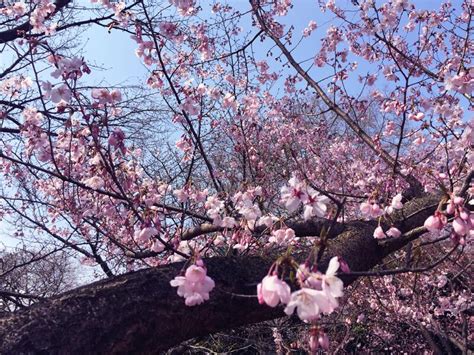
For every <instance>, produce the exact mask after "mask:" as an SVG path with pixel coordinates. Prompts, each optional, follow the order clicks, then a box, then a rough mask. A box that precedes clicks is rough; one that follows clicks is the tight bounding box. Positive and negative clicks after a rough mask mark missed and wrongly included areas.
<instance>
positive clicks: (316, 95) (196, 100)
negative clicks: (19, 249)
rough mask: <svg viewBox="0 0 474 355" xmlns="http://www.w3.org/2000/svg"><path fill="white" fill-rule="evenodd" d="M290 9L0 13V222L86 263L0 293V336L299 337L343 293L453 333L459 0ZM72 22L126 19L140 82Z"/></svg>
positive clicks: (465, 98) (467, 24) (168, 5)
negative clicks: (70, 275)
mask: <svg viewBox="0 0 474 355" xmlns="http://www.w3.org/2000/svg"><path fill="white" fill-rule="evenodd" d="M301 6H303V5H301V4H299V3H297V2H292V1H290V0H281V1H280V0H278V1H266V0H251V1H249V2H248V3H245V4H244V3H242V4H240V3H239V4H238V5H235V4H233V3H232V2H229V3H227V4H225V3H220V2H215V3H212V4H207V3H206V2H205V1H201V2H199V1H195V0H170V1H163V2H162V3H160V2H159V3H156V2H148V1H145V0H138V1H135V2H131V3H125V2H110V1H107V0H100V1H92V4H91V8H83V7H78V6H77V5H76V4H73V3H72V2H70V1H61V0H58V1H55V2H53V1H49V0H38V1H33V2H22V1H19V2H15V3H11V4H10V3H7V4H6V5H5V6H3V7H2V8H0V21H1V23H2V26H4V27H5V29H2V30H0V44H2V45H3V46H4V47H3V49H2V50H3V51H5V53H6V54H7V55H6V57H5V58H7V59H6V62H5V63H6V64H2V66H1V67H0V119H1V126H0V132H1V134H2V136H1V140H0V172H1V178H2V189H1V196H0V198H1V201H2V202H1V209H0V214H1V217H2V218H3V220H4V222H5V223H7V222H10V223H11V224H13V225H14V226H15V230H16V231H15V232H14V235H12V236H13V237H16V238H17V239H18V240H19V241H20V242H21V243H22V244H23V248H25V249H29V250H30V253H31V255H32V256H31V263H33V262H36V261H38V260H49V259H48V258H49V257H50V255H54V254H55V253H59V252H67V253H70V255H71V256H73V257H75V258H78V259H79V260H80V262H81V263H82V264H83V265H84V267H86V266H87V267H89V266H92V267H95V270H100V271H101V272H102V273H103V274H104V275H105V276H107V279H106V280H103V281H99V282H98V283H93V284H90V285H86V286H83V287H82V288H79V289H76V290H71V291H69V292H67V293H65V294H62V295H58V296H55V297H52V298H48V299H46V300H43V297H41V296H38V295H31V294H30V293H29V292H27V289H26V287H25V289H22V290H8V289H5V290H3V288H2V290H0V297H1V299H2V302H3V303H2V304H5V307H4V310H5V312H7V313H8V314H7V315H6V316H4V317H2V318H0V338H2V339H4V341H3V343H2V345H0V351H1V352H5V353H12V352H16V353H18V352H35V351H39V352H41V351H47V352H55V351H56V352H68V351H71V352H75V351H76V352H92V351H100V352H133V351H143V352H152V351H158V350H164V349H167V348H169V347H171V346H173V345H176V344H178V343H179V342H181V341H183V340H186V339H190V338H192V337H196V336H202V335H206V334H209V333H211V332H215V331H219V330H222V329H228V328H230V327H235V326H239V325H245V324H251V323H255V322H259V321H264V320H268V319H274V318H277V317H281V316H284V315H285V314H286V315H293V314H296V316H297V317H298V318H299V319H300V320H301V321H302V323H304V324H307V326H305V327H303V329H305V331H304V335H302V336H301V338H302V339H306V340H307V341H305V342H304V344H302V345H301V348H303V349H305V350H308V351H311V352H313V353H314V352H317V351H319V350H320V349H321V348H322V349H326V350H327V349H332V350H334V349H335V347H336V346H337V345H336V344H337V342H330V339H332V337H334V336H335V337H338V336H340V332H337V331H336V332H335V331H334V329H335V328H336V321H335V320H334V319H335V318H336V316H340V315H342V314H344V312H347V309H348V308H350V309H355V308H357V306H361V305H363V304H365V302H368V303H369V304H370V308H371V309H372V310H373V312H374V314H379V313H377V312H378V311H379V308H380V307H381V308H383V309H384V310H386V311H387V312H388V311H389V310H391V312H390V314H391V316H392V317H393V319H396V320H397V322H399V323H404V324H405V323H406V324H408V326H410V327H412V328H413V329H416V331H417V332H419V333H420V334H423V337H425V338H426V342H427V345H426V349H428V348H432V350H433V351H435V352H436V351H439V349H437V347H438V345H437V344H438V343H440V342H443V343H446V342H449V343H452V344H454V346H456V347H458V348H459V349H460V350H461V351H464V352H467V351H468V350H469V348H470V343H469V341H470V339H469V336H468V335H467V334H468V333H469V332H468V331H466V329H468V328H469V326H468V325H466V324H467V320H466V319H467V314H468V313H469V309H470V307H471V306H472V305H471V304H470V303H469V302H468V301H466V300H467V299H469V295H470V292H471V290H470V289H469V288H468V287H466V284H465V282H464V281H463V280H461V279H463V277H465V275H469V271H470V267H471V265H472V264H471V262H470V261H469V258H470V256H471V254H472V246H471V244H472V237H473V234H474V214H473V212H472V210H473V204H474V203H473V187H472V184H473V183H472V180H473V174H474V173H473V170H472V166H473V165H474V159H473V158H474V154H473V151H472V148H473V145H474V121H473V120H472V118H471V117H470V116H469V114H468V112H469V111H470V110H472V105H473V102H472V91H473V88H474V74H473V69H472V39H471V32H472V31H471V27H472V23H471V22H472V13H473V11H474V9H473V5H472V3H470V2H469V1H467V0H466V1H463V2H460V3H459V4H456V5H453V4H451V3H449V2H444V3H441V4H440V7H439V8H437V9H434V8H429V9H424V8H419V7H418V4H417V3H416V2H415V4H412V3H410V2H409V1H407V0H390V1H385V2H377V1H351V2H347V3H343V2H341V4H339V3H337V4H336V2H335V1H332V0H329V1H326V2H324V1H320V3H319V4H318V5H315V4H312V5H311V6H313V7H314V11H311V13H314V14H315V15H314V16H315V17H314V18H311V19H308V22H307V26H304V27H302V28H298V26H299V25H298V24H296V23H294V24H290V23H289V22H290V21H291V19H292V17H291V16H290V14H291V13H292V12H295V13H297V14H298V15H302V14H303V13H306V11H304V9H302V8H300V7H301ZM304 6H308V5H307V4H305V5H304ZM308 13H309V12H308ZM321 13H325V14H324V15H320V14H321ZM328 14H330V16H331V17H330V18H331V20H330V21H326V18H328V17H327V15H328ZM323 18H324V19H325V20H324V21H321V20H322V19H323ZM86 28H87V29H89V28H91V29H92V30H94V31H101V30H104V33H106V34H110V35H112V34H114V35H116V36H125V37H123V38H122V37H120V40H129V41H130V43H131V45H132V46H133V47H135V49H136V51H135V54H136V57H137V58H138V59H137V63H140V64H142V65H143V67H144V68H145V73H146V78H145V80H142V81H140V82H138V83H133V85H123V84H122V85H115V86H114V85H105V84H104V82H105V81H103V80H102V76H101V75H102V73H101V70H100V68H99V67H97V65H95V63H94V54H95V53H88V52H85V53H81V52H80V50H79V49H78V48H79V46H76V47H75V46H74V45H76V44H77V45H78V43H80V41H81V40H82V39H83V37H81V32H83V30H84V29H86ZM98 33H99V32H98ZM315 44H316V45H315ZM308 58H309V59H308ZM111 65H113V64H111ZM117 82H120V81H119V80H117ZM38 246H39V247H38ZM28 264H30V262H25V263H20V264H19V265H17V266H14V268H18V269H20V268H23V267H26V266H27V265H28ZM377 265H379V266H377ZM10 272H11V270H9V271H8V273H10ZM129 272H130V273H129ZM412 275H415V276H414V278H411V277H412ZM1 277H2V275H0V278H1ZM374 277H377V278H381V279H377V280H376V281H372V278H374ZM387 277H391V279H388V278H387ZM421 277H423V278H422V280H423V281H420V278H421ZM440 278H441V279H440ZM356 279H362V281H360V283H358V284H357V285H354V283H353V282H354V281H355V280H356ZM380 280H382V281H380ZM394 280H395V281H394ZM440 280H441V281H443V282H441V281H440ZM408 283H413V287H411V291H410V288H409V287H408V286H407V285H408ZM360 284H362V286H360ZM420 284H421V286H420ZM439 284H442V286H440V287H438V286H437V285H439ZM374 285H378V286H377V287H376V286H374ZM394 285H400V288H401V290H403V292H402V291H400V293H397V287H395V286H394ZM434 285H436V286H434ZM446 285H449V292H448V289H447V287H448V286H446ZM2 287H3V286H2ZM417 289H418V290H419V291H418V292H417V291H416V290H417ZM413 290H414V291H413ZM431 294H435V295H436V297H430V296H429V295H431ZM48 295H49V294H48ZM364 295H365V296H364ZM380 295H384V297H381V296H380ZM37 296H38V297H37ZM21 297H25V298H28V299H31V300H36V299H37V300H39V301H38V302H37V304H35V305H33V306H31V307H29V308H25V309H23V303H21V302H18V301H16V300H18V299H21ZM407 299H409V300H411V301H413V302H411V303H410V302H408V301H406V300H407ZM460 300H461V301H460ZM340 304H343V305H344V307H339V305H340ZM415 305H418V308H416V306H415ZM351 306H352V308H351ZM397 309H398V310H400V312H398V313H397V312H396V311H394V310H397ZM433 310H435V311H433ZM448 313H449V314H450V315H451V316H452V318H449V317H448V316H447V314H448ZM433 314H434V316H433ZM77 317H83V319H87V320H88V321H85V322H83V324H81V325H78V324H77V322H76V321H75V320H74V319H76V318H77ZM348 318H350V319H349V321H347V322H346V323H345V324H346V326H347V327H348V329H351V324H352V322H353V321H352V320H351V319H352V318H354V319H357V322H359V323H362V322H364V319H366V320H367V319H369V318H370V317H366V316H365V315H361V316H358V317H353V316H350V317H348ZM386 323H387V324H390V322H389V321H387V322H386ZM461 323H462V327H463V328H462V331H459V332H455V334H454V335H453V334H447V335H445V334H444V333H446V331H444V330H443V329H442V327H445V328H444V329H454V328H456V327H460V324H461ZM71 324H74V327H73V326H71ZM367 324H368V323H367ZM387 324H386V325H387ZM339 326H340V324H339ZM387 326H389V325H387ZM379 328H380V327H377V329H375V330H374V332H373V333H374V334H377V336H379V338H381V339H383V341H389V340H390V339H389V338H388V337H387V336H386V334H387V331H385V330H381V329H379ZM65 329H74V333H72V332H70V331H67V330H65ZM98 330H100V332H101V334H103V336H102V335H101V336H100V337H97V334H98ZM331 330H332V332H331ZM430 334H431V335H430ZM433 334H434V335H433ZM433 336H434V337H435V338H436V337H437V338H436V339H435V340H433V339H431V338H432V337H433ZM347 337H348V336H347ZM347 337H344V338H342V339H340V340H341V343H340V344H341V345H340V346H345V344H346V343H347V341H345V340H344V339H346V338H347ZM430 337H431V338H430ZM459 337H461V339H460V340H459V339H458V338H459ZM430 339H431V340H430ZM452 339H455V340H452ZM456 339H457V340H456ZM346 340H347V339H346ZM346 345H347V344H346ZM448 345H449V344H448ZM426 349H425V348H424V350H426ZM372 350H373V349H372ZM418 350H419V349H417V350H416V351H418ZM448 352H449V351H448Z"/></svg>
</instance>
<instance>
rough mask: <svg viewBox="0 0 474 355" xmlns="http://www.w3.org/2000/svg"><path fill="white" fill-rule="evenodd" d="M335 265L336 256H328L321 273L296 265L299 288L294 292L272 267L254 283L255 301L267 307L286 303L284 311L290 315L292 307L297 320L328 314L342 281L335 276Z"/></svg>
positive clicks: (337, 263) (337, 265)
mask: <svg viewBox="0 0 474 355" xmlns="http://www.w3.org/2000/svg"><path fill="white" fill-rule="evenodd" d="M339 267H340V263H339V260H338V257H333V258H332V259H331V261H330V262H329V266H328V268H327V270H326V273H325V274H323V273H321V272H319V271H312V270H311V269H310V268H309V267H308V266H307V265H306V264H302V265H300V266H299V267H298V269H297V271H296V272H297V280H298V283H299V285H300V287H301V288H300V289H299V290H297V291H294V292H291V290H290V286H289V285H288V284H287V283H286V282H285V281H284V280H282V279H280V278H278V273H277V271H278V270H276V269H275V270H272V269H274V268H272V269H270V270H271V273H270V274H269V275H267V276H265V277H264V278H263V280H262V282H261V283H259V284H258V285H257V295H258V300H259V302H260V303H261V304H267V305H268V306H270V307H276V306H277V305H278V304H280V303H282V304H286V307H285V313H286V314H288V315H291V314H293V313H294V311H295V309H296V312H297V314H298V317H299V318H300V319H301V320H303V321H307V322H311V321H315V320H317V319H319V316H320V315H321V314H330V313H332V312H333V311H334V310H335V309H336V308H337V306H338V301H337V298H339V297H341V296H342V295H343V292H342V289H343V283H342V281H341V279H339V278H338V277H337V276H336V273H337V271H338V269H339Z"/></svg>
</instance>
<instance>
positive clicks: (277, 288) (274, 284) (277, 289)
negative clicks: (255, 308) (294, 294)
mask: <svg viewBox="0 0 474 355" xmlns="http://www.w3.org/2000/svg"><path fill="white" fill-rule="evenodd" d="M290 293H291V290H290V286H288V284H287V283H286V282H285V281H282V280H280V279H279V278H278V276H276V275H273V276H265V277H264V278H263V280H262V282H261V283H259V284H258V285H257V294H258V295H259V299H260V300H263V302H264V303H266V304H267V305H268V306H270V307H276V306H277V305H278V304H279V303H280V302H281V303H284V304H286V303H288V302H289V300H290Z"/></svg>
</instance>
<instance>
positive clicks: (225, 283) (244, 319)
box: [0, 196, 438, 354]
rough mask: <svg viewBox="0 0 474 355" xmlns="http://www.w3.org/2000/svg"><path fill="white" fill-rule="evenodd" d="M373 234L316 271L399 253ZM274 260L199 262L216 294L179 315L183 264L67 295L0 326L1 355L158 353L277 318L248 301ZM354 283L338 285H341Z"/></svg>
mask: <svg viewBox="0 0 474 355" xmlns="http://www.w3.org/2000/svg"><path fill="white" fill-rule="evenodd" d="M437 200H438V197H437V196H425V197H422V198H418V199H414V200H413V201H410V202H409V203H407V204H406V206H405V208H404V210H403V211H402V212H401V213H400V215H399V218H398V219H397V220H398V225H399V226H400V228H401V229H402V231H408V230H411V229H413V228H415V227H418V226H420V225H421V224H423V222H424V220H425V219H426V218H427V217H428V216H429V215H430V214H431V213H433V210H434V209H435V207H432V208H426V207H427V206H432V205H433V204H435V203H436V201H437ZM416 211H420V212H419V213H414V212H416ZM404 216H409V217H407V218H406V219H405V217H404ZM402 220H403V222H402ZM374 228H375V224H374V222H363V221H356V222H353V223H350V224H348V225H347V227H346V229H345V231H343V232H342V233H341V234H340V235H339V236H338V237H337V238H336V239H334V240H331V242H330V244H329V246H328V248H327V252H326V255H325V257H323V259H322V261H321V265H319V266H320V268H321V269H322V270H324V268H325V266H326V265H327V263H328V260H329V258H330V257H332V256H334V255H339V256H342V257H343V258H344V259H345V260H346V261H347V263H348V264H349V266H350V267H351V269H352V270H354V271H364V270H369V269H371V268H372V267H374V266H375V265H377V264H378V263H380V262H381V260H382V259H383V258H384V257H385V256H387V255H388V254H390V253H391V252H393V251H394V250H395V249H396V248H401V247H402V246H403V245H402V244H403V243H398V244H396V246H393V245H389V246H387V245H386V244H385V245H381V244H379V243H378V242H377V241H376V240H375V239H374V238H373V237H372V233H373V230H374ZM304 257H305V255H301V258H304ZM296 258H299V257H298V256H296ZM274 260H275V255H265V256H243V257H233V258H230V257H227V258H211V259H208V260H206V261H205V262H206V265H207V268H208V273H209V275H211V276H212V277H213V279H214V280H215V281H216V288H215V289H214V290H213V291H212V293H211V299H210V300H209V301H207V302H206V303H204V304H202V305H200V306H196V307H193V308H189V307H186V306H185V305H184V300H183V299H182V298H179V297H178V296H177V295H176V289H174V288H172V287H171V286H170V285H169V281H170V280H171V279H172V278H173V277H174V276H176V275H177V274H178V273H179V272H180V271H181V269H182V267H183V264H182V263H176V264H171V265H168V266H165V267H160V268H152V269H147V270H141V271H138V272H134V273H129V274H126V275H122V276H118V277H113V278H110V279H107V280H103V281H100V282H96V283H93V284H91V285H87V286H84V287H81V288H78V289H75V290H72V291H69V292H67V293H65V294H62V295H60V296H57V297H54V298H51V299H48V300H45V301H41V302H39V303H37V304H35V305H33V306H31V307H30V308H28V309H25V310H21V311H18V312H16V313H14V314H12V315H7V316H6V317H4V318H3V319H0V339H3V342H2V343H1V344H0V353H31V352H45V351H46V352H48V353H51V354H56V353H64V352H65V351H67V352H68V353H117V352H119V353H131V352H133V353H143V352H147V353H148V352H158V351H161V350H164V349H167V348H169V347H171V346H174V345H177V344H179V343H180V342H182V341H184V340H186V339H190V338H193V337H197V336H203V335H207V334H209V333H212V332H216V331H221V330H224V329H228V328H233V327H237V326H241V325H245V324H251V323H255V322H261V321H265V320H269V319H273V318H278V317H281V316H282V315H283V312H282V310H281V309H278V308H277V309H271V308H268V307H266V306H261V305H259V304H258V302H257V300H256V298H255V297H249V296H250V295H255V293H256V291H255V286H256V284H257V283H258V282H259V281H260V280H261V279H262V278H263V276H264V275H265V274H266V273H267V270H268V268H269V267H270V265H271V264H272V263H273V262H274ZM355 278H356V277H355V276H350V277H343V280H344V283H345V285H346V286H347V285H348V284H350V283H351V282H352V281H353V280H355ZM242 295H247V297H245V296H242Z"/></svg>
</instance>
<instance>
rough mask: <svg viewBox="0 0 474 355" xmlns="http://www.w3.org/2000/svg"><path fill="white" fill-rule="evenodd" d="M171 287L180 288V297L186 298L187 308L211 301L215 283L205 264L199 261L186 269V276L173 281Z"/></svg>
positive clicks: (177, 277)
mask: <svg viewBox="0 0 474 355" xmlns="http://www.w3.org/2000/svg"><path fill="white" fill-rule="evenodd" d="M170 285H171V286H172V287H177V288H178V296H180V297H184V299H185V301H184V302H185V304H186V306H196V305H199V304H201V303H203V302H204V301H207V300H208V299H209V292H211V291H212V289H213V288H214V286H215V283H214V280H213V279H211V278H210V277H209V276H207V270H206V267H205V266H204V262H203V261H202V260H201V259H198V260H197V261H196V263H195V264H193V265H191V266H189V267H188V268H187V269H186V272H185V273H184V276H176V277H175V278H174V279H173V280H171V281H170Z"/></svg>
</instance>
